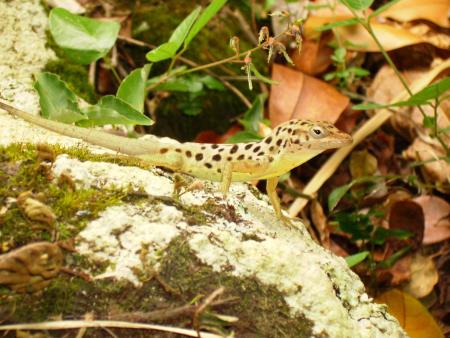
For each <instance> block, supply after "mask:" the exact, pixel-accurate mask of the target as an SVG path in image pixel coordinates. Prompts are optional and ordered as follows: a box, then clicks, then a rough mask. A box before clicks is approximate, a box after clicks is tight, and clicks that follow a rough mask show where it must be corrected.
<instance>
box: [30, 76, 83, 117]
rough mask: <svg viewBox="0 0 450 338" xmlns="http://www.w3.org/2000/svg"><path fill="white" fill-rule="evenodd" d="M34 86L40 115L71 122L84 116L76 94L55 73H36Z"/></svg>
mask: <svg viewBox="0 0 450 338" xmlns="http://www.w3.org/2000/svg"><path fill="white" fill-rule="evenodd" d="M34 88H35V89H36V90H37V91H38V93H39V102H40V105H41V109H42V115H43V116H44V117H45V118H48V119H51V120H57V121H60V122H65V123H73V122H77V121H80V120H83V119H86V117H85V116H84V115H83V113H82V112H81V111H80V108H79V107H78V102H77V97H76V95H75V94H74V93H73V92H72V91H71V90H69V89H68V88H67V86H66V84H65V83H64V82H63V81H61V80H60V79H59V77H58V76H57V75H55V74H51V73H47V72H43V73H40V74H38V75H37V77H36V82H35V84H34Z"/></svg>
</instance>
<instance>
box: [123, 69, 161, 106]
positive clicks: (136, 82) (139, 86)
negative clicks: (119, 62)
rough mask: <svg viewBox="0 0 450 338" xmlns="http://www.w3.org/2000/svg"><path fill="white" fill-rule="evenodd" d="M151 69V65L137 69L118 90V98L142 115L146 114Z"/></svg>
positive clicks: (124, 80)
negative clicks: (146, 86)
mask: <svg viewBox="0 0 450 338" xmlns="http://www.w3.org/2000/svg"><path fill="white" fill-rule="evenodd" d="M151 68H152V65H151V64H147V65H145V66H144V67H142V68H136V69H135V70H133V71H132V72H131V73H130V74H128V76H127V77H126V78H125V79H123V81H122V82H121V84H120V86H119V89H117V94H116V95H117V97H118V98H119V99H121V100H123V101H125V102H126V103H128V104H129V105H130V106H132V107H133V108H134V109H136V110H137V111H139V112H141V113H143V112H144V101H145V97H146V92H145V84H146V81H147V78H148V74H149V73H150V70H151Z"/></svg>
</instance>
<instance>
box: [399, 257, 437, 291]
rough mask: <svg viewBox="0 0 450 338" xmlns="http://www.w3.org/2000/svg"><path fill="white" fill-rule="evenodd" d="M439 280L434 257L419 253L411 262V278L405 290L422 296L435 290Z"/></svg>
mask: <svg viewBox="0 0 450 338" xmlns="http://www.w3.org/2000/svg"><path fill="white" fill-rule="evenodd" d="M438 280H439V274H438V271H437V269H436V266H435V265H434V261H433V258H432V257H430V256H422V255H421V254H419V253H417V254H415V255H414V257H413V260H412V262H411V279H410V281H409V283H408V284H406V285H405V289H404V290H405V291H406V292H408V293H410V294H411V295H413V296H414V297H416V298H422V297H425V296H426V295H428V294H429V293H430V292H431V291H432V290H433V288H434V286H435V285H436V283H437V282H438Z"/></svg>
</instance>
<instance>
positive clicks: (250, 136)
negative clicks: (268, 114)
mask: <svg viewBox="0 0 450 338" xmlns="http://www.w3.org/2000/svg"><path fill="white" fill-rule="evenodd" d="M266 99H267V95H266V94H259V95H258V96H257V97H256V99H255V100H254V101H253V104H252V106H251V107H250V108H249V109H248V110H247V111H246V112H245V114H244V117H243V118H242V119H239V123H240V124H241V125H242V126H243V127H244V130H243V131H240V132H237V133H236V134H234V135H233V136H231V137H230V138H229V139H228V140H227V142H228V143H240V142H252V141H259V140H261V139H262V137H261V136H259V134H258V131H259V124H260V123H261V122H262V121H263V114H264V102H265V101H266Z"/></svg>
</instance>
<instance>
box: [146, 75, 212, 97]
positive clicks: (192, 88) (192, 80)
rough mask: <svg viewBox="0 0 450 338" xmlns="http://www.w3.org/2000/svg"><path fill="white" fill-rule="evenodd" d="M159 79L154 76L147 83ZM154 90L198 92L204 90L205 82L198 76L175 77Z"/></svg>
mask: <svg viewBox="0 0 450 338" xmlns="http://www.w3.org/2000/svg"><path fill="white" fill-rule="evenodd" d="M158 81H159V77H156V78H152V79H149V80H148V81H147V84H148V85H152V84H153V83H157V82H158ZM154 90H166V91H169V92H186V93H197V92H200V91H202V90H203V83H202V82H201V81H198V78H196V77H190V76H182V77H173V78H170V79H169V80H167V81H165V82H163V83H161V84H159V85H158V86H156V87H155V88H154Z"/></svg>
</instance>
